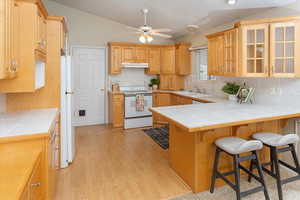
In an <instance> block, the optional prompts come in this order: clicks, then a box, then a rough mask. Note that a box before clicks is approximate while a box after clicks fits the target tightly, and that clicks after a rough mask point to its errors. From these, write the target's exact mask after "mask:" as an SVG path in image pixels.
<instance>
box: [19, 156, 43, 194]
mask: <svg viewBox="0 0 300 200" xmlns="http://www.w3.org/2000/svg"><path fill="white" fill-rule="evenodd" d="M43 184H44V182H43V181H42V164H41V159H40V158H39V160H38V162H37V163H36V166H35V167H34V169H33V172H32V174H31V177H30V179H29V181H28V183H27V186H26V187H25V190H24V192H23V195H22V198H21V199H22V200H43V198H44V195H43V192H44V191H43V190H42V185H43Z"/></svg>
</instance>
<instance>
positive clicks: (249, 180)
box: [248, 159, 254, 183]
mask: <svg viewBox="0 0 300 200" xmlns="http://www.w3.org/2000/svg"><path fill="white" fill-rule="evenodd" d="M253 164H254V163H253V159H252V160H251V161H250V169H249V171H250V172H251V173H252V171H253ZM251 179H252V176H250V175H248V182H249V183H251Z"/></svg>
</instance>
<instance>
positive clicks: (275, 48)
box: [270, 21, 300, 77]
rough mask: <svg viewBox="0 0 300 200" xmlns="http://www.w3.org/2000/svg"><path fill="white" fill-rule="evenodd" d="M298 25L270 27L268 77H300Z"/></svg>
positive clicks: (273, 24)
mask: <svg viewBox="0 0 300 200" xmlns="http://www.w3.org/2000/svg"><path fill="white" fill-rule="evenodd" d="M299 35H300V23H299V21H290V22H282V23H272V24H271V25H270V76H272V77H300V68H299V64H300V60H299V59H300V57H299V52H300V36H299Z"/></svg>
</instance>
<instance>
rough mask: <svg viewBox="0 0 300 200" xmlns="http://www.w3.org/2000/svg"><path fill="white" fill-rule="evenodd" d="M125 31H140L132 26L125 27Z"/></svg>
mask: <svg viewBox="0 0 300 200" xmlns="http://www.w3.org/2000/svg"><path fill="white" fill-rule="evenodd" d="M126 28H127V29H129V30H132V31H141V30H140V29H139V28H135V27H132V26H126Z"/></svg>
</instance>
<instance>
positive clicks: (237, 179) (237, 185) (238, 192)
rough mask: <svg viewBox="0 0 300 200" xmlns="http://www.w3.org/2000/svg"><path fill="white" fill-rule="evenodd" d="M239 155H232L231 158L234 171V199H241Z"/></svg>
mask: <svg viewBox="0 0 300 200" xmlns="http://www.w3.org/2000/svg"><path fill="white" fill-rule="evenodd" d="M238 158H239V156H238V155H234V158H233V166H234V173H235V192H236V199H237V200H240V199H241V189H240V167H239V161H238Z"/></svg>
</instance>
